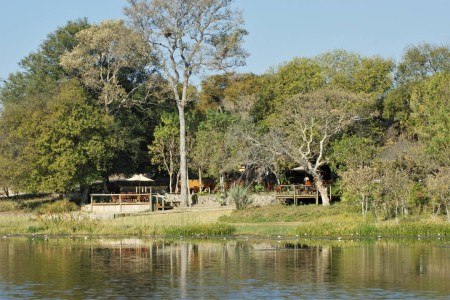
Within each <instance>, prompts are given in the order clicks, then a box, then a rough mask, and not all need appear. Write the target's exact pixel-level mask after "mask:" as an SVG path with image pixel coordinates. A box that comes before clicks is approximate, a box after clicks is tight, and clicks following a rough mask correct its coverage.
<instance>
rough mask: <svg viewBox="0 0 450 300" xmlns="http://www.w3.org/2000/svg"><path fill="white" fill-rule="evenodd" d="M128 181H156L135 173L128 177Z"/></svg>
mask: <svg viewBox="0 0 450 300" xmlns="http://www.w3.org/2000/svg"><path fill="white" fill-rule="evenodd" d="M127 181H154V180H153V179H151V178H148V177H146V176H144V175H142V174H134V175H133V176H132V177H130V178H128V179H127Z"/></svg>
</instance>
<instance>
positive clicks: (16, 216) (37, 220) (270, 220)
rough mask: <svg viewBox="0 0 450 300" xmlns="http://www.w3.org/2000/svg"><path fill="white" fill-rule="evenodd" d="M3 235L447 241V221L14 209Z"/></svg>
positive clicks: (224, 211)
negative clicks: (105, 215)
mask: <svg viewBox="0 0 450 300" xmlns="http://www.w3.org/2000/svg"><path fill="white" fill-rule="evenodd" d="M0 233H2V234H51V235H61V234H63V235H97V234H101V235H128V236H200V237H205V236H218V235H219V236H223V235H259V236H277V235H280V236H308V237H330V238H341V239H344V238H354V237H387V238H389V237H439V238H450V223H448V221H447V220H446V219H445V218H443V217H436V216H430V215H419V216H411V217H409V218H402V219H399V220H388V221H377V220H375V219H374V218H373V217H372V216H368V217H367V218H363V217H362V216H361V215H360V214H359V212H358V211H357V210H355V209H353V208H352V207H350V206H347V205H345V204H340V203H338V204H334V205H332V206H331V207H322V206H316V205H302V206H285V205H265V206H259V207H251V208H248V209H245V210H240V211H236V210H234V209H233V207H232V206H224V207H220V206H213V207H211V206H210V205H206V204H205V203H203V204H201V205H198V206H197V207H196V206H194V207H191V208H177V209H174V210H168V211H164V212H156V213H155V212H146V213H139V214H134V215H127V216H122V217H119V218H93V216H92V215H91V214H90V213H87V212H80V211H71V212H58V213H53V212H52V213H42V212H41V213H34V212H33V211H30V212H25V211H23V210H14V211H7V212H2V213H0Z"/></svg>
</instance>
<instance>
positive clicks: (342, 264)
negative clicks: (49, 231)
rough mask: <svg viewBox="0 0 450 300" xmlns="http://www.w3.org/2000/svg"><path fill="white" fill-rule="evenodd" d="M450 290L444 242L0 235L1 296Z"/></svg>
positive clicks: (382, 295)
mask: <svg viewBox="0 0 450 300" xmlns="http://www.w3.org/2000/svg"><path fill="white" fill-rule="evenodd" d="M449 297H450V242H449V241H442V240H437V239H436V240H428V241H419V240H401V241H393V240H372V241H320V240H245V239H244V240H239V239H225V240H219V239H217V240H214V239H213V240H205V241H189V240H186V241H185V240H177V241H164V240H152V239H84V238H72V239H70V238H51V237H49V238H44V237H40V238H37V237H35V238H24V237H8V236H5V237H2V238H1V239H0V299H129V298H156V299H180V298H184V299H292V298H296V299H298V298H300V299H327V298H329V299H368V298H371V299H377V298H378V299H448V298H449Z"/></svg>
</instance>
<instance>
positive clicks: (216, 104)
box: [0, 1, 450, 219]
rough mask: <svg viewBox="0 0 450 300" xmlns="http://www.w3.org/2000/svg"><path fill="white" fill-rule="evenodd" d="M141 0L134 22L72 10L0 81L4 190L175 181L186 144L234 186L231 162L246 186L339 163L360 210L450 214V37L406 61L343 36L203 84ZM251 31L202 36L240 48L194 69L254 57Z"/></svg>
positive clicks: (414, 51) (202, 168)
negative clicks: (329, 45)
mask: <svg viewBox="0 0 450 300" xmlns="http://www.w3.org/2000/svg"><path fill="white" fill-rule="evenodd" d="M181 2H183V1H181ZM181 2H177V1H175V2H174V3H181ZM225 2H226V5H228V4H229V3H228V2H229V1H225ZM130 3H132V5H131V7H130V8H129V10H128V16H129V17H130V18H131V19H132V21H133V22H134V25H135V27H134V28H133V27H127V25H125V23H124V22H122V21H106V22H103V23H101V24H100V25H90V24H88V23H87V21H86V20H77V21H70V22H68V23H67V24H66V25H65V26H64V27H61V28H58V29H57V30H56V31H55V32H54V33H51V34H49V36H48V38H47V39H46V40H45V41H44V42H43V43H42V45H41V46H40V48H39V49H38V50H37V51H36V52H33V53H31V54H30V55H29V56H27V57H25V58H24V59H23V60H22V62H21V63H20V66H21V67H22V70H21V71H19V72H17V73H15V74H11V75H10V76H9V78H8V79H7V80H5V81H4V82H3V83H2V85H1V87H0V104H1V107H2V110H1V115H0V169H1V172H0V186H1V187H2V190H3V193H5V194H7V195H8V194H9V193H10V191H14V192H36V193H37V192H59V193H69V192H72V191H74V190H76V189H78V188H80V187H81V188H84V187H87V186H89V185H91V184H92V183H94V182H95V181H103V182H104V188H105V189H107V188H108V178H109V177H110V176H111V175H113V174H132V173H142V172H146V171H150V170H152V171H153V172H154V175H158V176H168V177H170V178H171V179H176V178H180V177H179V176H177V175H179V174H180V173H182V171H183V170H182V169H183V168H184V164H183V163H182V161H180V151H181V150H182V151H186V157H185V159H186V163H187V168H186V170H187V171H188V173H189V176H191V177H197V176H198V177H199V178H200V179H201V177H202V176H203V177H210V178H214V179H216V180H217V181H219V182H220V183H221V185H220V187H221V188H222V189H225V179H226V176H230V175H233V176H234V178H235V179H238V180H241V182H243V183H244V185H245V186H249V185H251V184H259V185H260V186H263V185H264V183H266V182H265V181H266V180H267V178H268V175H269V174H270V175H273V177H274V178H275V181H277V183H280V182H282V177H283V173H284V171H285V170H288V169H290V168H292V167H295V166H303V167H304V169H305V170H306V172H307V173H308V174H310V175H311V176H312V177H313V178H314V181H315V182H316V183H318V184H319V185H320V182H321V181H322V179H323V174H322V173H321V168H322V167H323V166H325V165H327V166H329V167H330V168H331V169H332V171H333V172H334V173H335V174H337V177H338V181H339V182H340V187H341V190H342V192H343V197H342V200H343V201H346V202H348V203H349V204H351V205H354V206H355V207H358V208H359V209H360V210H361V212H362V215H363V216H366V215H367V214H368V213H369V212H371V213H372V214H373V215H375V216H377V218H379V219H389V218H399V217H401V216H406V215H411V214H421V213H424V212H428V213H432V214H446V215H447V216H448V217H449V218H450V215H449V213H448V209H449V205H450V194H449V193H450V190H449V180H448V174H449V168H450V165H449V164H450V160H449V158H450V149H449V145H450V129H449V128H450V105H449V99H450V88H449V86H450V73H449V72H450V71H449V70H450V67H449V66H450V49H449V46H448V45H430V44H421V45H416V46H410V47H409V48H408V49H407V50H406V51H405V54H404V56H403V58H402V60H401V61H400V62H399V63H398V64H395V63H394V62H393V61H392V60H390V59H384V58H382V57H380V56H374V57H362V56H360V55H359V54H356V53H350V52H347V51H345V50H335V51H331V52H328V53H323V54H320V55H318V56H316V57H311V58H306V57H299V58H295V59H293V60H292V61H289V62H286V63H284V64H281V65H279V66H277V67H274V68H273V69H271V70H270V71H268V72H267V73H265V74H261V75H256V74H239V73H233V72H228V73H221V74H214V75H211V76H207V77H205V78H204V79H203V81H202V82H201V86H200V91H197V89H196V87H194V86H192V85H190V84H189V76H190V75H191V74H192V72H194V71H195V72H194V73H196V72H197V71H199V70H198V69H195V70H194V69H192V70H191V69H189V68H190V67H189V64H187V65H185V66H182V65H178V63H179V62H174V63H175V65H174V67H175V69H170V66H169V65H167V62H170V55H169V56H167V53H163V52H162V51H163V50H164V49H155V47H154V46H155V44H152V43H149V41H152V39H156V37H155V36H151V34H153V33H154V32H149V31H145V30H144V32H140V31H139V30H137V29H135V28H137V25H138V24H139V22H142V21H143V19H142V18H143V17H144V16H145V18H149V19H152V18H155V16H154V13H155V12H154V11H153V12H149V11H147V12H145V11H144V8H145V5H144V4H145V3H147V2H146V1H130ZM155 3H156V2H155ZM158 3H159V2H158ZM160 4H161V3H160ZM161 5H162V4H161ZM180 5H181V4H180ZM160 8H164V9H167V10H170V9H171V8H173V7H171V6H167V7H165V6H164V7H160ZM144 12H145V14H144ZM225 13H226V14H225ZM224 14H225V15H221V16H222V17H223V18H224V20H225V21H227V22H229V23H227V24H234V23H236V24H238V25H239V26H240V25H241V24H242V22H241V20H236V19H233V18H235V17H236V15H234V14H233V12H231V11H228V10H226V11H225V12H224ZM139 17H141V19H139ZM157 21H158V22H162V20H159V19H158V20H157ZM161 24H162V23H160V25H161ZM172 25H173V26H175V25H176V24H172ZM191 25H192V24H191ZM161 26H162V25H161ZM186 26H187V25H186ZM191 29H192V28H191ZM238 29H239V30H238V31H235V30H232V29H230V28H228V30H229V32H228V33H229V34H228V35H223V36H222V37H221V38H222V39H223V40H215V41H210V40H208V41H205V43H206V44H205V48H203V49H202V50H201V51H206V52H207V51H208V49H210V48H211V47H212V46H211V45H213V44H214V45H216V50H217V51H219V50H220V51H222V52H223V51H226V49H227V48H226V47H228V46H229V47H230V48H229V49H228V50H227V51H234V52H229V53H228V54H229V55H225V54H224V53H218V54H223V56H222V60H220V59H219V60H214V57H208V62H206V61H202V60H201V61H199V65H195V66H193V65H192V66H191V68H200V67H201V64H203V63H204V64H209V65H210V66H211V67H217V66H219V65H220V63H225V64H228V65H231V64H233V62H230V61H229V60H230V59H232V58H233V57H234V58H236V59H239V61H235V62H234V64H236V65H240V64H242V63H243V60H242V59H243V58H244V57H245V56H246V53H245V51H243V50H242V49H241V48H240V43H241V41H242V37H243V36H244V35H245V34H246V32H245V31H244V30H243V29H242V28H240V27H239V28H238ZM192 30H194V31H193V32H195V28H194V29H192ZM236 30H237V29H236ZM165 34H166V35H167V36H164V35H163V36H158V38H160V39H163V40H165V41H166V42H167V43H175V42H176V39H177V37H176V36H175V32H166V33H165ZM180 38H185V37H180ZM216 38H219V36H217V37H216ZM233 39H235V40H233ZM190 42H192V43H194V41H193V40H192V41H190ZM174 45H176V46H181V45H178V44H176V43H175V44H174ZM227 45H228V46H227ZM219 46H220V47H222V48H217V47H219ZM223 47H225V48H223ZM182 50H183V49H176V51H177V52H176V53H178V54H179V53H182V52H180V51H182ZM155 51H156V52H155ZM174 51H175V50H174ZM220 51H219V52H220ZM206 52H202V53H206ZM169 54H170V53H169ZM216 54H217V53H216ZM195 55H197V54H196V53H195ZM199 55H200V54H199ZM200 58H201V59H203V58H204V59H206V57H203V56H199V57H198V59H200ZM216 58H217V57H216ZM165 59H166V60H165ZM167 59H169V60H167ZM194 62H195V60H193V61H192V62H190V63H194ZM185 63H186V62H185ZM186 66H187V68H188V69H183V68H184V67H186ZM180 68H181V69H180ZM180 70H181V71H180ZM177 72H187V73H186V74H184V73H183V74H181V73H177ZM181 75H183V76H187V79H186V81H180V80H181V79H180V78H183V76H181ZM177 76H178V77H177ZM180 76H181V77H180ZM174 97H175V98H176V99H175V100H176V104H177V109H178V112H177V113H175V112H174V106H172V105H170V101H173V100H174ZM183 99H184V100H183ZM180 118H182V119H180ZM180 121H182V125H183V126H182V127H180V126H181V125H180ZM180 130H181V135H180ZM181 140H183V143H184V144H185V145H184V147H183V148H180V147H179V145H180V143H181ZM183 149H184V150H183ZM181 158H182V156H181ZM173 185H175V188H176V187H177V186H178V184H172V181H171V186H173ZM318 187H319V190H320V186H318ZM321 192H322V198H323V199H325V198H326V197H327V196H326V192H325V194H324V193H323V191H321ZM324 204H327V203H326V201H324Z"/></svg>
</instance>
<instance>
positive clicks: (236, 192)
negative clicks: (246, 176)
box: [229, 186, 253, 210]
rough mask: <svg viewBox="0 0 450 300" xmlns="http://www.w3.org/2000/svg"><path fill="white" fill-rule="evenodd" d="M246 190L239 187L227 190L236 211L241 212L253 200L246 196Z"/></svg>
mask: <svg viewBox="0 0 450 300" xmlns="http://www.w3.org/2000/svg"><path fill="white" fill-rule="evenodd" d="M247 191H248V188H243V187H240V186H235V187H232V188H231V189H230V190H229V194H230V197H231V200H232V201H233V202H234V203H235V204H236V209H238V210H241V209H245V208H247V207H249V206H250V205H251V204H252V202H253V200H252V199H251V198H250V197H249V196H248V194H247Z"/></svg>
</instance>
